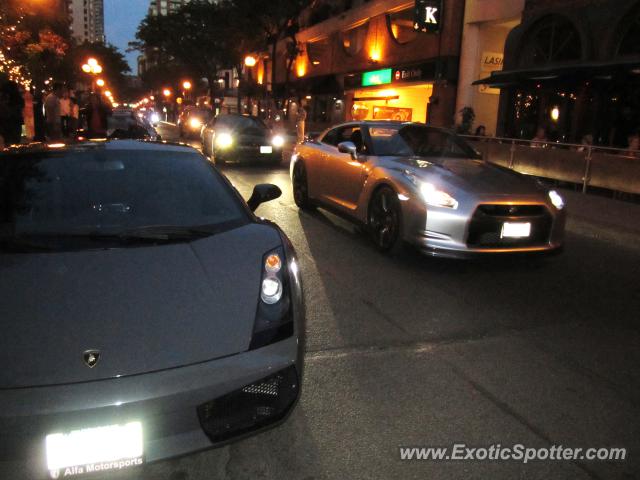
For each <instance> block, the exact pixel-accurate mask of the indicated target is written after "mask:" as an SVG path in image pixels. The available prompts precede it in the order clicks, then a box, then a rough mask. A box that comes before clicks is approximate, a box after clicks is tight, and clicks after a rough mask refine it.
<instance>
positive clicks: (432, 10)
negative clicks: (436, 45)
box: [413, 0, 444, 33]
mask: <svg viewBox="0 0 640 480" xmlns="http://www.w3.org/2000/svg"><path fill="white" fill-rule="evenodd" d="M443 2H444V0H416V9H415V18H414V22H413V28H414V30H419V31H421V32H428V33H438V32H439V31H440V24H441V23H442V9H443Z"/></svg>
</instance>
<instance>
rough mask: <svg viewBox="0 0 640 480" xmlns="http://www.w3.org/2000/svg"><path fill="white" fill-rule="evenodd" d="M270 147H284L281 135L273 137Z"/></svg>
mask: <svg viewBox="0 0 640 480" xmlns="http://www.w3.org/2000/svg"><path fill="white" fill-rule="evenodd" d="M271 145H273V146H274V147H276V148H280V147H282V146H283V145H284V137H283V136H282V135H275V136H274V137H273V138H272V139H271Z"/></svg>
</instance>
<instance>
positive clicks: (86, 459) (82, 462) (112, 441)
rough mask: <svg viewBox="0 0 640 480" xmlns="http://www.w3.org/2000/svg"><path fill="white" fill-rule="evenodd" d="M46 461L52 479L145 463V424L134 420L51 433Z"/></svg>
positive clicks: (108, 470) (48, 438)
mask: <svg viewBox="0 0 640 480" xmlns="http://www.w3.org/2000/svg"><path fill="white" fill-rule="evenodd" d="M45 460H46V465H47V470H48V471H49V475H50V478H52V479H58V478H73V477H77V476H84V475H87V474H92V473H104V472H114V471H120V470H125V469H129V468H132V467H136V466H139V465H142V464H143V463H144V433H143V426H142V423H141V422H137V421H133V422H128V423H125V424H113V425H104V426H99V427H90V428H83V429H76V430H69V431H66V432H61V433H51V434H48V435H47V436H46V437H45Z"/></svg>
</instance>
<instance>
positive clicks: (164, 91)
mask: <svg viewBox="0 0 640 480" xmlns="http://www.w3.org/2000/svg"><path fill="white" fill-rule="evenodd" d="M162 94H163V95H164V96H165V97H170V96H171V90H169V89H168V88H165V89H164V90H163V91H162Z"/></svg>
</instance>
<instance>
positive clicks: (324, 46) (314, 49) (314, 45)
mask: <svg viewBox="0 0 640 480" xmlns="http://www.w3.org/2000/svg"><path fill="white" fill-rule="evenodd" d="M329 47H330V45H329V39H328V38H323V39H322V40H318V41H316V42H310V43H307V56H308V57H309V62H311V65H320V64H321V63H322V62H323V61H326V60H327V59H328V58H329V57H328V55H329V53H330V52H329V50H330V48H329Z"/></svg>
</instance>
